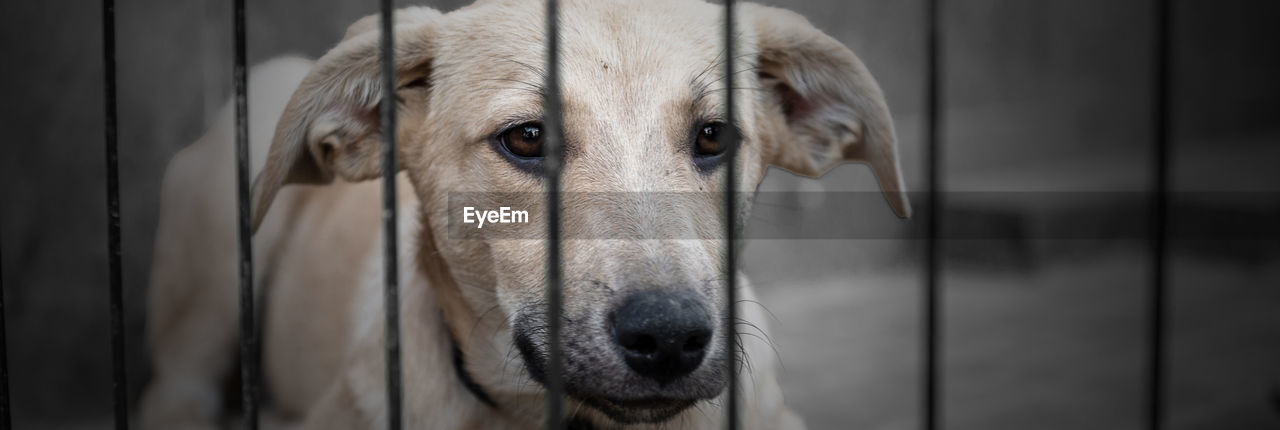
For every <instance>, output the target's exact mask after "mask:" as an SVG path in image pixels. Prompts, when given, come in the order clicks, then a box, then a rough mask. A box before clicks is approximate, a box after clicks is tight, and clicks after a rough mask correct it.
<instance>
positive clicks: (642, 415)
mask: <svg viewBox="0 0 1280 430" xmlns="http://www.w3.org/2000/svg"><path fill="white" fill-rule="evenodd" d="M575 398H577V397H575ZM579 400H581V401H582V402H583V403H585V404H587V405H588V406H590V407H592V408H594V409H596V410H599V411H600V412H603V413H604V414H605V415H607V416H608V417H609V418H610V419H612V420H614V421H617V422H619V423H623V424H635V423H657V422H662V421H666V420H668V419H670V418H671V417H674V416H676V415H677V414H679V413H680V412H683V411H684V410H685V409H688V408H689V407H690V406H693V404H694V403H697V402H698V400H697V399H679V398H668V397H647V398H641V399H625V400H624V399H609V398H605V397H591V398H585V399H579Z"/></svg>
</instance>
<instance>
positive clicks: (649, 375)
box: [255, 0, 909, 422]
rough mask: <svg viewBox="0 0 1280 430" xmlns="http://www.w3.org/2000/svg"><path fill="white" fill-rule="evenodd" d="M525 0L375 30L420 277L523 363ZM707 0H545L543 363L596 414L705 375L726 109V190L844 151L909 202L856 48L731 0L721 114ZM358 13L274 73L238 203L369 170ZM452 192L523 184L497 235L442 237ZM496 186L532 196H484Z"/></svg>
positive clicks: (714, 32) (539, 155)
mask: <svg viewBox="0 0 1280 430" xmlns="http://www.w3.org/2000/svg"><path fill="white" fill-rule="evenodd" d="M542 3H543V2H542V1H540V0H525V1H510V2H482V3H480V4H477V5H473V6H471V7H468V8H464V9H462V10H459V11H456V12H453V13H450V14H448V15H441V14H439V13H437V12H435V11H433V10H429V9H423V8H416V9H406V10H402V11H400V12H398V13H397V18H398V19H397V31H396V35H395V37H396V39H397V66H398V74H399V76H398V78H399V83H400V84H399V88H398V89H397V97H398V98H399V101H400V104H399V108H398V113H399V123H400V131H399V136H398V138H399V144H400V166H399V167H401V168H402V169H404V170H407V171H408V172H409V176H410V178H411V180H412V182H413V184H414V187H415V190H416V192H417V194H418V196H419V200H420V202H421V204H422V208H421V209H422V213H423V216H424V223H423V224H424V228H425V229H427V230H428V231H427V232H426V233H427V234H426V235H425V237H426V238H427V239H426V240H430V241H432V242H433V243H431V244H428V245H429V246H432V247H433V248H434V249H432V253H433V254H435V255H438V257H439V259H440V260H441V261H442V262H443V267H445V268H447V271H448V272H449V273H448V274H447V275H448V276H447V277H448V282H446V283H452V284H454V286H453V287H452V288H453V289H452V290H450V291H447V292H444V293H441V292H439V291H437V295H438V296H439V295H441V294H444V295H447V296H449V297H447V298H446V299H444V300H442V302H444V306H445V309H444V310H445V313H446V317H447V319H449V320H451V321H470V320H474V319H476V318H483V317H484V315H486V314H488V313H489V312H491V311H493V310H494V309H500V310H501V312H502V313H503V315H502V316H503V317H504V318H503V320H504V321H506V322H507V324H509V329H510V330H509V334H505V336H506V337H507V338H506V339H493V343H494V344H496V345H499V347H503V346H506V345H512V346H514V348H515V349H516V350H518V353H519V355H520V357H521V358H522V359H523V361H524V363H525V367H526V369H527V370H528V372H529V374H530V375H531V376H532V377H533V379H534V380H536V381H539V382H543V381H544V380H545V376H546V363H545V361H546V357H547V356H548V352H549V346H548V342H547V338H546V329H545V328H546V326H547V315H546V311H547V309H546V305H545V297H546V290H545V286H546V285H547V281H546V279H547V278H546V270H545V264H546V244H547V241H545V240H543V239H545V238H546V236H545V232H546V225H545V220H544V219H543V218H542V217H541V216H539V214H542V213H545V211H542V210H541V209H540V208H542V206H541V204H542V200H541V199H542V198H543V197H542V195H541V194H540V193H542V192H543V190H544V187H545V183H544V168H545V159H544V158H543V155H544V151H543V149H542V147H543V145H544V141H545V139H546V136H545V134H546V131H545V130H544V129H543V123H542V121H543V115H544V113H545V111H544V100H545V81H546V77H545V70H544V68H545V64H546V48H545V46H544V40H545V38H544V27H543V23H544V22H545V17H544V14H543V12H544V10H543V8H542ZM722 18H723V9H721V7H720V6H716V5H711V4H706V3H702V2H694V1H645V2H628V1H586V0H582V1H566V2H562V6H561V29H560V34H561V57H560V71H561V86H562V99H563V106H564V110H563V118H564V132H565V137H566V139H565V164H564V170H563V182H562V187H563V188H562V189H563V190H564V191H565V194H564V204H563V218H562V226H563V227H562V230H563V231H564V232H565V236H566V237H567V239H566V240H564V241H563V242H562V244H563V256H564V260H563V261H564V266H563V268H564V269H563V270H564V272H563V273H564V290H563V294H564V313H563V315H564V316H563V320H562V323H563V324H562V326H563V332H562V333H563V334H562V336H563V337H562V339H563V341H562V351H563V357H564V362H563V364H564V366H563V368H564V373H563V378H564V379H563V380H564V381H565V385H566V390H567V392H568V394H569V395H570V397H571V398H572V399H574V400H576V401H579V402H582V403H584V404H586V405H587V406H589V407H592V408H594V409H596V410H598V411H600V412H602V413H603V414H604V415H605V416H607V417H608V418H609V419H611V420H613V421H616V422H658V421H662V420H665V419H668V418H670V417H672V416H674V415H676V414H678V413H679V412H680V411H682V410H684V409H685V408H687V407H689V406H690V405H692V404H694V403H696V402H697V401H699V400H703V399H710V398H713V397H715V396H717V395H719V393H720V392H721V391H722V390H723V388H724V385H725V382H726V377H727V375H726V372H725V371H726V369H727V366H726V365H725V359H726V358H725V357H726V354H725V346H724V345H725V336H724V330H723V323H722V321H723V320H722V316H723V313H724V312H723V311H724V308H725V303H724V296H723V291H724V281H725V279H724V277H723V264H724V261H725V257H724V251H725V242H724V241H723V240H721V239H722V238H723V237H724V233H723V232H724V224H723V220H724V218H725V217H724V213H723V210H724V208H723V203H722V198H723V197H722V194H721V193H720V192H721V190H722V189H723V187H724V184H725V178H724V175H725V171H726V169H725V167H724V166H725V163H728V162H730V158H729V157H728V156H726V153H725V150H726V149H727V148H728V146H729V145H730V144H732V142H730V141H728V139H726V137H725V136H726V135H727V134H729V133H728V131H729V130H736V131H737V132H738V133H740V135H741V136H742V141H741V144H740V145H739V146H738V148H739V150H738V151H737V155H736V157H734V160H735V162H736V166H737V169H736V171H737V177H736V178H734V179H735V182H736V183H737V184H738V185H737V187H738V189H739V190H746V191H750V190H754V188H755V187H756V185H757V184H758V183H759V181H760V180H761V178H762V177H763V174H764V169H765V168H766V167H767V166H769V165H775V166H779V167H783V168H786V169H789V170H792V171H794V172H797V173H801V174H807V175H818V174H821V173H822V172H824V171H825V170H827V169H829V168H830V167H831V166H832V165H834V164H836V163H838V162H841V161H845V160H852V161H863V162H866V163H868V164H869V165H870V166H871V167H872V169H873V171H874V172H875V173H876V175H877V178H878V179H879V181H880V182H881V184H882V187H883V188H884V189H885V192H886V196H887V197H888V201H889V203H890V205H891V206H892V207H893V209H894V210H895V212H897V213H898V214H899V215H901V216H906V215H907V213H908V211H909V208H908V206H907V202H906V200H905V197H904V196H903V195H902V189H903V187H902V184H901V180H900V179H899V173H898V162H897V158H896V147H895V138H894V133H893V126H892V123H891V121H890V119H889V114H888V111H887V108H886V107H885V106H884V102H883V98H882V96H881V94H880V90H879V89H878V87H877V86H876V84H875V81H874V80H873V79H872V78H871V76H870V74H869V73H868V72H867V71H866V69H865V68H864V67H863V66H862V64H861V63H860V62H859V61H858V60H857V58H856V57H854V56H853V54H852V53H850V52H849V51H848V50H847V49H845V48H844V47H843V46H841V45H840V44H839V43H838V42H835V41H834V40H832V39H831V38H829V37H827V36H826V35H824V34H823V33H821V32H820V31H818V30H816V29H814V28H813V27H812V26H811V25H809V24H808V23H807V22H805V21H804V20H803V18H800V17H798V16H796V15H794V14H790V13H787V12H784V11H780V10H777V9H770V8H765V7H760V6H756V5H746V6H744V7H743V8H742V10H741V18H740V19H739V20H738V22H739V33H740V34H741V36H740V37H739V38H738V45H737V48H736V49H737V53H738V55H736V56H735V57H736V58H735V59H734V60H735V62H734V70H735V71H737V73H735V74H734V88H736V92H735V95H736V97H737V99H736V100H737V101H738V102H737V103H736V104H735V106H736V109H737V112H738V115H737V118H736V121H731V120H729V119H728V118H726V117H725V106H724V100H725V97H724V95H725V80H724V79H723V78H724V76H725V73H724V64H723V62H724V57H723V52H724V51H723V49H722V46H723V30H722V27H721V25H722ZM375 24H376V22H375V21H374V20H373V19H372V18H366V19H365V20H362V21H361V22H358V23H357V24H355V25H353V26H352V29H351V30H350V31H349V32H348V35H347V38H346V39H345V40H344V41H343V42H342V43H341V44H340V45H339V46H338V47H337V48H335V49H334V50H333V51H331V52H330V53H329V54H327V55H326V56H325V57H324V58H322V59H321V60H319V62H318V63H317V65H316V66H315V68H314V70H313V71H312V73H311V75H310V76H309V77H308V78H307V79H306V80H305V81H304V82H303V84H302V85H301V87H300V88H299V89H298V91H297V93H295V96H294V99H293V100H292V101H291V103H290V106H289V108H288V109H287V110H286V113H285V114H284V117H283V118H282V120H281V123H280V124H279V127H278V131H277V135H276V140H275V142H274V143H273V147H272V150H271V154H270V156H269V159H268V162H267V167H266V168H265V169H264V171H263V173H262V174H261V175H260V177H259V180H258V181H257V183H255V200H256V202H255V203H256V205H255V206H256V207H257V208H258V218H259V219H260V218H261V214H263V213H265V210H266V205H267V204H269V203H270V199H271V196H272V195H273V194H274V193H275V191H276V190H277V189H278V188H279V187H280V186H282V185H283V184H285V183H288V182H326V181H329V180H331V179H332V177H333V176H335V175H337V176H341V177H343V178H344V179H347V180H364V179H372V178H376V177H378V175H379V154H378V151H379V148H380V146H379V145H380V144H379V137H378V132H377V129H378V115H377V109H378V107H377V106H378V103H379V101H380V100H381V97H382V91H381V90H380V88H379V87H380V85H379V82H380V81H379V79H380V77H379V75H378V67H377V66H378V64H377V59H378V55H377V36H378V35H377V31H376V27H375ZM461 192H465V193H467V195H468V196H470V199H471V200H469V206H475V207H481V208H491V209H496V208H499V207H501V206H512V207H517V208H520V207H521V205H522V204H530V205H532V207H530V209H533V210H531V213H532V214H535V215H534V216H532V217H531V220H530V221H531V222H529V223H528V224H525V225H521V226H518V227H517V228H520V229H526V230H523V232H524V233H525V234H524V235H522V236H519V237H502V236H494V237H487V238H484V239H478V240H476V239H459V238H456V237H454V236H453V233H452V232H451V230H450V229H451V228H456V227H457V226H456V223H457V222H458V220H459V219H460V218H461V217H462V214H461V213H457V211H458V210H459V209H460V208H459V207H458V205H451V204H450V198H451V196H454V195H457V193H461ZM485 193H494V194H485ZM498 193H501V194H498ZM512 195H522V196H537V198H533V199H527V200H526V201H524V202H512V201H504V200H503V199H504V198H510V197H509V196H512ZM740 201H741V205H740V206H739V207H738V208H735V210H736V211H737V212H738V214H739V219H745V217H746V215H747V212H748V208H749V205H750V202H749V199H740ZM451 211H452V212H453V213H451ZM437 253H438V254H437ZM433 288H448V287H447V286H443V287H442V286H437V285H433Z"/></svg>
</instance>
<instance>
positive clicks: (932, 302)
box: [921, 0, 943, 430]
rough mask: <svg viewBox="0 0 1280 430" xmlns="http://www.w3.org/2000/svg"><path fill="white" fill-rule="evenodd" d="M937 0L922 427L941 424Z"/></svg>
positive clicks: (930, 73) (930, 1)
mask: <svg viewBox="0 0 1280 430" xmlns="http://www.w3.org/2000/svg"><path fill="white" fill-rule="evenodd" d="M938 1H939V0H925V6H924V9H925V32H926V37H925V118H924V123H925V146H926V151H925V152H926V154H927V155H926V160H927V161H926V162H927V175H928V182H929V185H928V186H929V193H928V207H929V211H928V217H927V218H926V219H925V221H926V224H925V235H926V239H925V270H926V275H925V287H924V294H923V301H924V303H923V314H924V321H923V324H924V327H923V328H924V345H923V347H924V351H923V353H924V360H923V366H924V369H923V371H924V378H923V387H922V389H921V395H922V396H923V398H922V399H921V400H922V409H923V411H922V412H923V413H924V419H923V427H924V429H925V430H936V429H939V428H941V423H940V421H941V409H942V401H941V400H942V399H941V387H940V382H941V381H940V380H941V377H942V363H941V360H940V359H939V357H940V355H941V352H942V351H941V350H942V319H941V317H940V315H939V313H940V312H941V310H942V306H943V304H942V295H941V293H940V291H939V283H940V281H941V277H942V274H941V271H940V270H939V267H938V266H939V264H940V263H941V255H940V249H939V248H940V247H939V243H938V233H939V228H940V227H941V223H942V213H943V209H942V205H943V203H942V196H941V189H940V187H941V176H942V173H941V172H940V168H941V164H940V162H941V159H942V153H941V152H940V150H941V145H940V144H939V140H940V139H941V133H940V130H939V123H940V122H941V117H940V116H941V112H940V111H939V101H940V100H939V95H940V93H941V91H942V88H941V81H940V76H941V68H942V64H941V62H940V61H939V58H938V56H939V52H940V51H939V46H938V45H939V43H940V37H939V36H940V33H941V31H940V28H939V27H940V26H941V22H940V19H941V17H940V14H939V5H938Z"/></svg>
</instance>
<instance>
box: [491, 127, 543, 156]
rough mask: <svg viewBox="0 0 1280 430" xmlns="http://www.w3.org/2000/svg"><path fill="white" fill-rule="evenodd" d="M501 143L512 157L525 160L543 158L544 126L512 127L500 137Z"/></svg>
mask: <svg viewBox="0 0 1280 430" xmlns="http://www.w3.org/2000/svg"><path fill="white" fill-rule="evenodd" d="M498 140H499V141H500V142H499V143H501V144H502V146H503V147H505V148H507V151H510V152H511V154H512V155H515V156H517V157H524V158H538V157H541V156H542V125H541V124H538V123H532V122H530V123H524V124H520V125H517V126H515V127H512V128H511V129H510V130H507V131H505V132H503V133H502V134H501V135H499V136H498Z"/></svg>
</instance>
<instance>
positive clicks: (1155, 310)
mask: <svg viewBox="0 0 1280 430" xmlns="http://www.w3.org/2000/svg"><path fill="white" fill-rule="evenodd" d="M1153 6H1154V13H1155V14H1154V21H1155V31H1154V39H1155V55H1154V59H1153V60H1154V61H1153V64H1152V66H1153V69H1154V75H1155V76H1154V77H1155V79H1154V80H1153V81H1154V82H1153V83H1152V84H1153V88H1152V103H1153V106H1152V110H1153V115H1152V119H1153V121H1152V130H1151V132H1152V140H1153V142H1152V144H1153V149H1152V158H1153V160H1152V178H1151V181H1152V187H1153V188H1154V195H1153V198H1154V201H1153V202H1152V203H1153V204H1152V205H1151V251H1150V252H1151V285H1150V286H1149V288H1150V297H1149V298H1150V300H1151V301H1150V303H1149V306H1150V309H1149V310H1148V311H1149V314H1148V317H1149V318H1150V321H1148V327H1147V329H1148V333H1147V336H1148V344H1147V347H1148V348H1149V350H1148V351H1147V360H1148V362H1147V375H1146V377H1147V393H1146V395H1147V405H1146V406H1147V408H1146V414H1147V416H1146V419H1147V428H1148V429H1151V430H1160V429H1162V428H1164V389H1165V387H1164V373H1165V365H1166V363H1165V357H1164V349H1165V343H1166V336H1167V334H1166V332H1165V325H1166V323H1167V321H1166V318H1167V316H1166V308H1167V306H1168V295H1167V291H1166V288H1165V257H1166V253H1167V249H1166V243H1165V235H1166V234H1167V233H1168V231H1167V225H1166V223H1167V218H1168V201H1167V193H1168V188H1169V157H1170V153H1169V124H1170V121H1169V120H1170V115H1171V114H1172V112H1171V111H1170V106H1169V100H1170V98H1169V92H1170V91H1171V88H1170V83H1171V82H1172V81H1171V70H1170V69H1171V65H1172V63H1171V56H1172V51H1171V48H1172V45H1171V43H1170V40H1169V39H1170V35H1171V33H1170V29H1171V28H1170V26H1171V24H1172V21H1173V7H1172V6H1171V5H1170V4H1169V1H1168V0H1155V3H1154V5H1153Z"/></svg>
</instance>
